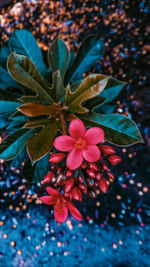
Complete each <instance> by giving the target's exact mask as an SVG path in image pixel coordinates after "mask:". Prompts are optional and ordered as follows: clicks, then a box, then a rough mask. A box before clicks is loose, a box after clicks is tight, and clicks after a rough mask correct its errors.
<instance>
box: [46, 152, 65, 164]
mask: <svg viewBox="0 0 150 267" xmlns="http://www.w3.org/2000/svg"><path fill="white" fill-rule="evenodd" d="M65 156H66V154H65V153H56V154H53V155H52V156H51V157H50V158H49V162H50V163H59V162H60V161H62V160H63V159H64V158H65Z"/></svg>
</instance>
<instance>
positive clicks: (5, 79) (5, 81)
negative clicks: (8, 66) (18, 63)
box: [0, 66, 20, 89]
mask: <svg viewBox="0 0 150 267" xmlns="http://www.w3.org/2000/svg"><path fill="white" fill-rule="evenodd" d="M8 87H16V88H20V85H19V84H17V83H16V82H15V81H14V80H13V79H12V77H11V76H10V75H9V73H8V71H7V70H5V69H4V68H3V67H1V66H0V88H1V89H6V88H8Z"/></svg>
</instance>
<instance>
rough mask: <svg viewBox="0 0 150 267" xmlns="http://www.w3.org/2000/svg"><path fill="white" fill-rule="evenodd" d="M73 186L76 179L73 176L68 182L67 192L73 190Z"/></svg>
mask: <svg viewBox="0 0 150 267" xmlns="http://www.w3.org/2000/svg"><path fill="white" fill-rule="evenodd" d="M73 186H74V179H73V178H72V179H70V180H69V181H67V182H66V185H65V193H69V192H70V191H71V190H72V188H73Z"/></svg>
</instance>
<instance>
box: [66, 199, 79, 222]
mask: <svg viewBox="0 0 150 267" xmlns="http://www.w3.org/2000/svg"><path fill="white" fill-rule="evenodd" d="M67 206H68V209H69V211H70V213H71V214H72V216H73V217H74V218H75V219H77V220H78V221H82V215H81V213H80V211H79V210H78V209H77V208H76V207H75V206H74V205H73V204H72V203H70V202H68V204H67Z"/></svg>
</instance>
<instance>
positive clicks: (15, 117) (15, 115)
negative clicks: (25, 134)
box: [9, 111, 28, 121]
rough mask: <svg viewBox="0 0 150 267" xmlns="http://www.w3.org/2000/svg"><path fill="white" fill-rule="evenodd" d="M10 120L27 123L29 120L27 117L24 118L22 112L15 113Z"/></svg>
mask: <svg viewBox="0 0 150 267" xmlns="http://www.w3.org/2000/svg"><path fill="white" fill-rule="evenodd" d="M9 119H10V120H15V121H16V120H17V121H18V120H19V121H22V120H23V121H26V120H27V119H28V117H27V116H24V115H23V114H22V113H21V112H20V111H16V112H15V113H13V114H12V115H11V116H10V117H9Z"/></svg>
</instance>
